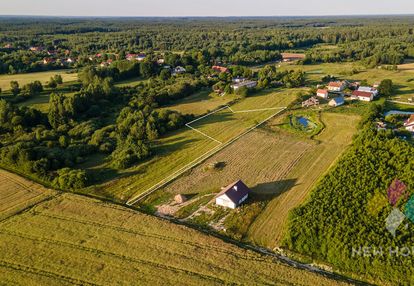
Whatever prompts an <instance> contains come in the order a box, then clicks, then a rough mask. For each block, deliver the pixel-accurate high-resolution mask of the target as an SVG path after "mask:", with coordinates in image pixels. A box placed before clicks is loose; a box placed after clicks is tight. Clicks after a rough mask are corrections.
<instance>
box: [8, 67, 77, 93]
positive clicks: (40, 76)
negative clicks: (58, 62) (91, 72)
mask: <svg viewBox="0 0 414 286" xmlns="http://www.w3.org/2000/svg"><path fill="white" fill-rule="evenodd" d="M70 72H71V70H54V71H47V72H35V73H25V74H13V75H0V88H1V89H2V90H3V91H6V90H9V89H10V81H12V80H15V81H17V82H19V85H20V86H23V85H25V84H27V83H30V82H33V81H35V80H39V81H40V82H41V83H42V84H45V83H46V82H48V81H49V80H50V78H51V77H52V76H54V75H56V74H60V75H61V76H62V79H63V82H69V81H75V80H77V79H78V74H77V73H76V72H73V73H70Z"/></svg>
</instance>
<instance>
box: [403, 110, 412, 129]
mask: <svg viewBox="0 0 414 286" xmlns="http://www.w3.org/2000/svg"><path fill="white" fill-rule="evenodd" d="M404 127H405V129H406V130H408V131H410V132H414V114H412V115H411V116H410V118H408V120H407V121H406V122H405V123H404Z"/></svg>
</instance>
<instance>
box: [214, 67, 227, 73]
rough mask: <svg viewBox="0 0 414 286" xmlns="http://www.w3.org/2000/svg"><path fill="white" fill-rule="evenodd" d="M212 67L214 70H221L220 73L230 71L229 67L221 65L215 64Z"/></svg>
mask: <svg viewBox="0 0 414 286" xmlns="http://www.w3.org/2000/svg"><path fill="white" fill-rule="evenodd" d="M212 69H213V70H214V71H216V72H219V73H227V72H229V69H228V68H225V67H221V66H213V67H212Z"/></svg>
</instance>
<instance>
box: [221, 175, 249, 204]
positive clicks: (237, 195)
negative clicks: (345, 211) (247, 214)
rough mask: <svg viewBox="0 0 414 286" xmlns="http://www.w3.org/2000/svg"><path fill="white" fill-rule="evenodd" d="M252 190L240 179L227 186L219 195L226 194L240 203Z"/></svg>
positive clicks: (234, 201)
mask: <svg viewBox="0 0 414 286" xmlns="http://www.w3.org/2000/svg"><path fill="white" fill-rule="evenodd" d="M249 192H251V190H250V189H249V187H247V186H246V185H245V184H244V183H243V182H242V180H238V181H237V182H234V183H232V184H230V185H228V186H227V187H225V188H224V189H223V190H222V191H221V192H220V193H219V194H218V195H217V196H221V195H226V196H227V197H229V199H230V200H231V201H232V202H233V203H236V204H238V203H239V201H240V200H241V199H242V198H244V197H245V196H246V195H247V194H248V193H249Z"/></svg>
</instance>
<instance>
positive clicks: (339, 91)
mask: <svg viewBox="0 0 414 286" xmlns="http://www.w3.org/2000/svg"><path fill="white" fill-rule="evenodd" d="M377 87H378V85H377V84H376V85H374V86H372V87H371V86H361V84H360V82H348V81H331V82H330V83H329V84H328V85H327V86H326V88H323V89H321V88H320V89H318V90H317V91H316V97H317V98H322V99H325V100H328V99H329V98H330V97H331V95H333V98H332V99H331V100H330V101H329V103H328V104H329V105H330V106H333V107H336V106H340V105H343V104H344V103H345V99H344V96H350V97H351V99H354V100H361V101H373V100H374V98H375V97H377V96H378V90H377ZM347 88H348V89H349V90H351V93H350V94H347V93H345V92H344V91H345V89H347ZM310 103H312V102H304V103H302V106H311V105H310ZM318 104H319V103H318ZM313 105H316V104H313Z"/></svg>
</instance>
